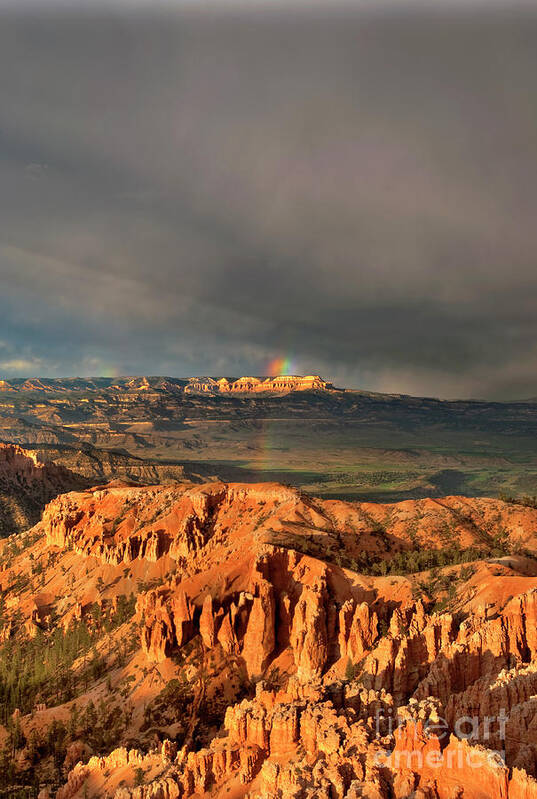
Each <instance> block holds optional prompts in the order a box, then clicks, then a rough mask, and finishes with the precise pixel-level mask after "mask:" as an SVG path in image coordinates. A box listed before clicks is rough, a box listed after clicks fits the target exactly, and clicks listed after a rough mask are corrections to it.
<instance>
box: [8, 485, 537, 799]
mask: <svg viewBox="0 0 537 799" xmlns="http://www.w3.org/2000/svg"><path fill="white" fill-rule="evenodd" d="M446 530H448V531H449V535H447V534H446ZM536 531H537V510H535V509H532V508H527V507H522V506H513V505H509V504H507V503H504V502H501V501H499V500H493V499H476V500H468V499H464V498H460V497H447V498H445V499H443V500H439V501H432V500H420V501H415V502H403V503H398V504H394V505H374V504H371V503H343V502H338V501H321V500H317V499H314V498H311V497H308V496H305V495H303V494H301V493H300V492H298V491H296V490H294V489H291V488H287V487H284V486H280V485H277V484H260V485H242V484H225V483H210V484H205V485H196V486H185V485H173V486H160V487H159V486H155V487H144V488H140V487H127V486H114V487H107V488H100V487H96V488H94V489H92V490H89V491H85V492H78V493H70V494H66V495H62V496H60V497H58V498H57V499H55V500H53V501H52V502H51V503H50V504H49V505H48V506H47V508H46V511H45V513H44V516H43V520H42V522H41V523H40V524H39V525H37V527H36V528H34V533H35V535H36V536H37V540H36V541H35V542H34V543H32V544H31V545H30V546H28V547H27V548H26V549H25V550H24V551H23V552H21V553H20V554H18V555H17V556H16V557H15V558H14V559H12V560H11V561H10V562H9V563H7V562H6V563H4V568H3V571H2V572H0V580H1V588H2V591H3V593H4V595H5V596H7V595H8V594H9V586H10V585H11V584H12V583H13V580H15V579H17V575H22V574H26V575H28V574H29V573H31V569H30V565H31V564H33V568H34V570H35V564H36V563H37V564H38V563H43V564H47V563H49V562H50V561H51V562H52V563H53V567H50V568H49V569H48V571H46V573H45V582H44V586H43V585H41V586H40V588H39V590H37V585H36V581H35V579H34V578H28V583H27V586H26V588H25V589H24V590H22V591H19V594H18V596H17V600H18V601H17V605H16V607H15V606H14V607H13V609H12V610H11V609H7V610H6V618H5V621H4V626H3V629H2V635H3V636H4V638H7V639H9V638H13V637H16V636H24V635H26V632H25V631H24V630H23V629H22V627H21V626H20V625H21V620H28V619H29V620H33V623H34V624H36V625H37V626H38V628H39V629H40V630H42V631H44V632H45V633H46V631H47V630H49V629H53V627H54V625H63V626H64V627H66V628H67V629H69V626H70V625H71V624H74V623H75V622H76V620H77V619H78V620H80V619H84V618H88V609H89V607H90V606H91V605H92V603H95V602H97V603H98V605H99V608H100V609H101V613H105V614H108V617H109V618H112V617H113V614H114V612H115V610H114V607H116V608H117V605H118V602H117V600H118V596H120V595H122V594H124V595H126V594H129V593H131V592H134V593H135V594H136V610H135V615H134V617H133V619H132V620H131V621H129V622H128V623H126V624H125V625H123V626H121V627H119V628H118V629H117V630H116V631H115V632H111V633H108V636H109V637H108V639H106V636H104V633H103V641H102V644H101V645H100V646H101V649H100V651H101V652H102V656H103V657H104V658H105V660H106V662H107V663H108V672H107V673H108V679H109V680H110V684H109V686H108V688H106V685H105V683H104V678H101V682H99V681H97V683H96V684H95V686H94V687H90V688H89V689H88V690H87V691H86V693H84V690H83V689H81V691H80V693H79V695H78V696H77V698H76V700H72V701H76V702H77V703H81V702H82V703H83V702H85V701H86V702H87V701H88V700H89V697H90V696H91V697H92V700H93V698H95V701H97V698H98V697H105V698H106V697H108V700H107V701H111V699H110V696H113V695H114V694H113V692H114V691H116V690H118V691H119V688H116V686H121V691H122V693H121V694H120V695H121V697H122V702H123V703H128V704H129V705H130V706H131V707H132V718H131V720H130V722H129V728H128V732H126V733H125V735H124V739H122V740H121V741H120V744H121V745H120V746H119V748H117V749H115V750H113V751H112V752H110V753H108V754H105V753H100V752H99V753H95V755H94V756H92V757H91V758H89V757H88V756H84V757H83V760H82V762H80V763H78V764H76V765H75V766H74V767H71V766H72V762H71V761H70V763H69V765H70V771H69V773H68V774H66V775H65V784H64V785H63V787H61V788H60V789H59V791H58V793H57V799H74V798H75V797H77V798H78V797H80V798H81V797H83V796H88V797H101V796H105V795H107V796H114V797H115V799H159V798H160V799H172V798H173V797H175V798H176V799H187V798H188V797H215V798H218V797H225V796H230V797H237V798H238V797H244V799H246V797H249V799H334V798H335V799H358V797H369V799H404V797H411V796H412V797H421V799H457V798H458V799H485V797H490V798H491V799H504V798H505V799H523V798H524V799H537V782H536V781H535V775H536V774H537V734H536V733H537V703H536V702H535V698H534V697H535V694H536V692H537V671H536V666H535V663H536V661H537V564H536V563H535V562H534V560H533V559H532V558H531V557H530V556H531V552H532V551H533V552H535V550H536V549H537V535H536ZM500 534H501V535H500ZM499 537H500V538H501V540H502V541H503V542H504V547H505V550H506V551H509V552H510V554H508V555H507V556H505V557H502V556H501V553H500V555H494V554H491V552H492V550H494V547H495V546H496V545H497V542H498V540H500V539H499ZM448 539H449V544H450V545H452V544H453V542H455V541H458V542H459V544H460V546H461V547H462V548H464V547H469V546H472V547H475V548H476V549H477V550H479V551H480V552H481V553H482V554H481V556H479V557H478V558H477V561H476V562H475V563H472V564H460V563H458V564H457V563H455V564H447V565H446V566H445V567H444V568H438V567H437V568H436V570H435V571H434V572H433V573H432V574H431V573H429V572H421V573H419V574H407V575H394V574H384V576H383V574H382V572H383V571H387V569H383V568H380V569H371V568H366V566H365V565H364V564H371V563H382V562H383V561H385V562H386V564H388V563H389V561H390V558H392V557H393V555H394V553H396V552H401V551H405V550H406V551H414V550H416V549H417V550H420V548H421V549H423V548H426V547H427V548H429V549H431V550H434V549H437V550H440V549H442V550H446V551H448V550H447V541H448ZM449 551H451V550H449ZM366 556H367V558H366ZM372 572H374V573H372ZM444 577H445V578H446V579H445V580H444V583H438V580H441V579H443V578H444ZM450 579H451V581H453V582H454V584H455V585H456V591H454V592H453V591H450V590H449V580H450ZM435 581H437V582H435ZM19 582H20V580H19ZM436 584H438V585H441V584H442V585H443V586H444V587H443V588H442V587H440V588H438V589H434V587H433V586H434V585H436ZM435 592H436V594H437V596H435ZM483 598H485V600H486V601H484V602H483V601H482V600H483ZM435 599H441V603H440V604H435ZM114 603H115V605H114ZM92 618H93V617H92ZM96 618H98V614H97V617H96ZM92 623H95V624H96V623H97V622H92ZM131 634H132V635H134V636H135V638H134V641H135V645H134V649H132V650H131V654H130V655H129V657H128V658H127V659H126V660H125V659H124V660H123V661H121V662H119V663H118V662H116V661H115V660H114V653H115V650H116V649H118V648H119V647H120V645H121V642H122V640H124V639H126V638H127V637H128V636H129V635H131ZM107 691H108V693H106V692H107ZM174 691H175V692H176V694H174V693H173V692H174ZM185 691H186V695H187V696H188V699H187V700H185V701H183V700H182V699H181V702H180V703H179V704H178V705H177V706H176V710H175V711H173V708H172V705H173V702H174V701H175V700H174V699H173V696H175V695H177V696H180V697H182V696H183V694H184V692H185ZM92 692H93V693H92ZM110 692H112V694H110ZM72 701H71V703H70V704H69V703H67V706H61V707H60V706H59V707H57V708H55V707H52V708H51V707H48V708H47V709H46V710H40V711H39V712H38V713H36V714H34V715H33V716H30V715H28V716H23V717H22V719H21V723H22V727H23V730H26V731H28V730H30V729H31V728H32V725H34V726H35V724H36V723H37V722H38V721H39V719H40V718H41V717H42V716H43V714H46V715H47V718H49V719H52V718H56V717H65V714H66V713H68V711H69V708H70V706H71V704H72ZM103 701H104V700H103ZM159 702H160V704H159ZM174 707H175V706H174ZM216 710H218V712H219V713H220V715H218V713H216ZM172 711H173V712H172ZM174 713H175V715H174ZM214 713H216V715H214ZM62 714H63V716H62ZM170 714H171V715H170ZM504 716H505V718H504ZM465 719H466V721H464V720H465ZM468 719H469V720H470V721H469V722H468ZM461 720H462V721H461ZM462 722H464V723H462ZM468 725H469V726H470V731H471V736H470V737H468V730H467V727H468ZM156 733H158V736H159V739H160V743H159V748H158V749H155V746H154V743H153V744H151V743H150V738H149V737H148V736H149V735H150V734H151V735H155V734H156ZM132 741H137V742H138V746H137V747H134V748H133V747H132V745H131V744H129V742H132ZM73 751H74V750H73ZM496 752H499V754H495V753H496ZM66 768H67V767H66ZM140 774H141V775H142V780H141V782H142V784H140V785H138V786H135V784H134V783H135V777H136V775H138V777H139V776H140Z"/></svg>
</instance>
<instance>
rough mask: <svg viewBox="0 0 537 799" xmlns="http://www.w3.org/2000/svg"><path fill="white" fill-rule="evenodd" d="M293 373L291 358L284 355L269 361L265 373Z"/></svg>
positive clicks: (270, 374)
mask: <svg viewBox="0 0 537 799" xmlns="http://www.w3.org/2000/svg"><path fill="white" fill-rule="evenodd" d="M290 374H293V365H292V362H291V359H290V358H288V357H287V356H286V357H278V358H273V359H272V360H271V361H269V363H268V366H267V375H268V376H269V377H278V375H290Z"/></svg>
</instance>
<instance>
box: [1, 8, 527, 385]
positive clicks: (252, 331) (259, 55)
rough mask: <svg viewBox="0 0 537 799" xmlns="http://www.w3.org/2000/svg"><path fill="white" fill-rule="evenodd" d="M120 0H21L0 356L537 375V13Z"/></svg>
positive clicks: (368, 378) (386, 379)
mask: <svg viewBox="0 0 537 799" xmlns="http://www.w3.org/2000/svg"><path fill="white" fill-rule="evenodd" d="M120 5H121V4H119V5H118V6H116V8H115V10H112V8H111V7H110V9H109V10H108V11H104V10H103V9H101V10H100V11H93V12H92V13H88V12H86V13H84V14H82V13H80V12H76V11H75V10H73V9H69V8H68V5H67V4H64V5H63V7H62V8H61V9H59V8H58V9H56V10H52V9H51V8H50V7H49V8H48V10H47V13H44V12H38V11H37V8H36V9H34V10H33V11H32V12H31V13H28V9H26V13H21V12H17V11H15V10H6V8H5V7H4V11H3V12H2V16H1V20H0V22H1V24H0V98H1V99H0V273H1V277H2V290H1V296H0V373H2V375H8V376H9V375H14V374H42V375H65V374H75V373H76V374H94V373H96V372H103V371H106V370H110V369H115V370H117V371H119V372H121V373H144V372H150V373H152V374H156V373H165V374H174V375H181V376H183V375H188V374H192V373H197V374H199V373H212V374H219V373H231V374H234V373H252V372H253V373H256V374H259V373H263V372H264V371H265V370H266V364H267V362H268V361H269V360H270V359H271V358H273V357H274V356H277V355H286V356H288V357H290V358H291V359H292V360H293V361H294V363H295V364H296V368H297V370H299V371H304V372H307V371H312V370H313V371H320V372H322V373H325V374H326V375H327V376H328V377H333V378H335V379H336V380H337V381H339V382H345V383H347V384H351V385H354V386H361V387H365V388H370V389H378V390H388V391H406V392H412V393H427V394H431V393H432V394H439V395H443V396H454V395H458V396H491V397H521V396H529V395H537V344H536V342H537V314H536V313H535V309H536V301H537V268H536V264H537V236H536V231H535V220H536V219H537V158H536V155H537V15H536V14H535V13H533V12H532V11H531V10H530V9H529V8H527V9H526V10H524V9H523V7H522V6H521V7H520V8H518V10H513V9H511V10H510V11H507V10H506V11H504V12H502V11H501V10H500V9H498V8H495V9H489V10H486V9H485V8H484V7H483V5H482V4H479V5H478V6H476V7H475V8H474V9H472V8H471V7H470V8H466V9H463V8H462V6H463V5H464V4H461V3H459V4H458V5H457V8H456V10H451V11H450V12H449V13H448V12H445V13H440V12H439V11H438V9H437V10H435V11H433V10H427V8H426V7H425V5H423V6H421V7H417V6H416V7H414V9H413V10H410V9H406V10H404V9H403V8H401V7H399V8H398V9H397V10H396V9H395V8H393V9H392V10H391V11H387V10H386V8H385V7H382V8H381V9H377V10H374V9H372V8H371V7H369V8H367V6H368V4H365V6H362V7H361V8H358V7H357V9H355V11H353V12H351V11H350V10H347V11H341V10H339V11H337V12H336V11H332V12H329V11H328V7H329V5H330V4H329V3H326V5H325V11H324V12H322V11H321V10H320V9H319V8H317V10H315V11H313V10H310V11H309V12H307V11H306V10H304V9H303V10H302V11H298V10H296V9H295V10H294V11H287V12H284V11H281V10H280V11H274V10H273V11H271V12H263V11H262V10H260V8H259V4H257V8H256V9H255V10H250V11H247V10H246V9H245V8H243V9H242V10H240V9H239V10H237V9H235V10H234V11H233V12H229V11H228V12H227V13H226V12H223V11H222V12H217V11H216V10H215V9H214V8H213V9H212V10H208V8H207V7H206V8H205V11H204V12H198V11H193V10H188V9H185V8H182V10H176V11H175V12H172V11H171V10H168V11H165V10H163V9H161V10H160V11H159V12H157V11H155V10H153V11H151V12H149V10H146V11H143V12H142V11H140V12H137V13H133V12H132V11H126V10H125V9H123V10H119V6H120ZM369 5H370V4H369Z"/></svg>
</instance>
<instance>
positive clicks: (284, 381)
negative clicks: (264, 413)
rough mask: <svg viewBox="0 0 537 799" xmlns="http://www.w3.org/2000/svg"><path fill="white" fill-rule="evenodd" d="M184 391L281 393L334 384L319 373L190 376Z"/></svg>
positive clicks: (329, 387) (327, 386) (321, 388)
mask: <svg viewBox="0 0 537 799" xmlns="http://www.w3.org/2000/svg"><path fill="white" fill-rule="evenodd" d="M184 390H185V393H186V394H191V393H201V394H259V393H263V392H267V393H276V394H282V393H287V392H289V391H333V390H334V386H333V385H332V383H328V382H327V381H326V380H323V378H322V377H320V376H319V375H306V376H305V377H303V376H302V375H278V376H277V377H239V378H237V379H236V380H235V379H233V378H229V379H228V378H227V377H220V378H214V377H191V378H190V379H189V381H188V383H187V385H186V386H185V389H184Z"/></svg>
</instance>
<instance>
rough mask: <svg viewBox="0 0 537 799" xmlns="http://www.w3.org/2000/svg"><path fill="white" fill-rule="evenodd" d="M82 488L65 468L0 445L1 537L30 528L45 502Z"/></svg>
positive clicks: (17, 447)
mask: <svg viewBox="0 0 537 799" xmlns="http://www.w3.org/2000/svg"><path fill="white" fill-rule="evenodd" d="M81 485H82V481H81V480H80V478H78V477H77V476H76V475H74V474H73V473H71V472H70V471H69V470H68V469H66V468H64V467H62V466H57V465H56V464H54V463H46V462H43V461H41V459H40V458H39V457H38V456H37V455H36V454H35V453H34V452H30V451H28V450H25V449H23V448H22V447H19V446H17V445H16V444H5V443H2V442H0V537H1V536H5V535H10V534H11V533H16V532H19V531H21V530H24V529H27V528H28V527H31V526H32V525H33V524H35V523H36V522H37V520H38V519H39V516H40V515H41V511H42V510H43V508H44V507H45V504H46V503H47V502H49V501H50V500H51V499H52V498H53V497H55V496H57V495H58V494H60V493H62V492H64V491H71V490H72V489H74V488H77V487H79V486H81Z"/></svg>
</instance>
